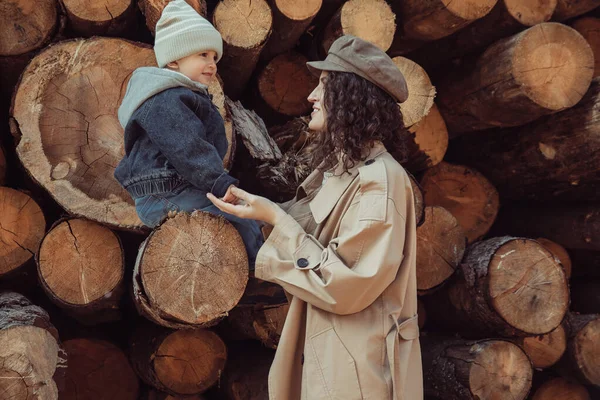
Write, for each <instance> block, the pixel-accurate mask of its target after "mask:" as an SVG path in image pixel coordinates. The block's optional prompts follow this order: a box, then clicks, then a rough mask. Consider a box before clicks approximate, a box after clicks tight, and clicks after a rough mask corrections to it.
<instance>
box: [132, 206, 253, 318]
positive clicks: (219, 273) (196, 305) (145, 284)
mask: <svg viewBox="0 0 600 400" xmlns="http://www.w3.org/2000/svg"><path fill="white" fill-rule="evenodd" d="M247 282H248V256H247V254H246V249H245V247H244V242H243V241H242V238H241V237H240V235H239V233H238V232H237V230H236V229H235V228H234V227H233V225H231V224H230V223H229V222H228V221H227V220H225V219H224V218H223V217H220V216H215V215H213V214H209V213H206V212H202V211H196V212H194V213H193V214H187V213H179V214H177V215H176V216H175V217H173V218H170V219H168V220H167V221H166V222H164V223H163V224H162V225H161V226H160V227H159V228H157V229H155V230H154V231H153V232H152V233H151V234H150V236H149V237H148V239H147V240H146V241H145V242H144V243H143V244H142V246H141V247H140V250H139V254H138V260H137V262H136V265H135V270H134V298H135V300H136V305H137V307H138V310H139V311H140V312H141V313H142V315H144V316H146V317H147V318H149V319H150V320H152V321H153V322H156V323H158V324H160V325H163V326H167V327H171V328H191V327H194V326H198V327H200V326H201V327H207V326H212V325H214V324H215V323H217V322H218V321H219V320H220V319H221V318H223V317H224V316H226V315H227V312H229V311H230V310H231V309H232V308H233V307H234V306H235V305H236V304H237V303H238V302H239V300H240V298H241V297H242V295H243V294H244V289H245V288H246V284H247Z"/></svg>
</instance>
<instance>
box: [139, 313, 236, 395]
mask: <svg viewBox="0 0 600 400" xmlns="http://www.w3.org/2000/svg"><path fill="white" fill-rule="evenodd" d="M130 357H131V364H132V366H133V369H134V371H135V372H136V373H137V374H138V376H139V377H140V378H141V379H142V380H143V381H144V382H146V383H147V384H148V385H151V386H152V387H154V388H156V389H158V390H160V391H162V392H165V393H168V394H170V395H172V396H174V397H176V398H177V396H186V395H195V394H199V393H202V392H204V391H206V390H207V389H208V388H209V387H211V386H212V385H213V384H215V383H216V382H217V380H218V379H219V377H220V376H221V374H222V372H223V369H224V367H225V362H226V360H227V348H226V347H225V343H223V341H222V340H221V339H220V338H219V336H217V335H216V334H215V333H214V332H211V331H209V330H204V329H184V330H179V331H172V330H169V329H164V328H161V327H158V326H156V325H151V324H147V325H145V324H143V325H140V326H139V328H138V329H136V331H135V332H134V334H133V336H132V339H131V347H130Z"/></svg>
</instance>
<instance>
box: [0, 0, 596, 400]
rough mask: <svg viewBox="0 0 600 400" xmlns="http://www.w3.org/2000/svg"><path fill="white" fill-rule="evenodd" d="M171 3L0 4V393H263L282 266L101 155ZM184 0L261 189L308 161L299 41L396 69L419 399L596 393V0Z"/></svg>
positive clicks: (283, 180)
mask: <svg viewBox="0 0 600 400" xmlns="http://www.w3.org/2000/svg"><path fill="white" fill-rule="evenodd" d="M169 1H170V0H107V1H104V2H93V1H92V2H90V1H84V0H38V1H36V2H33V1H30V0H4V1H3V2H2V5H1V6H0V72H1V73H0V107H1V109H0V124H1V125H0V127H1V128H0V185H1V186H0V209H1V210H2V213H0V360H2V361H1V362H0V400H4V399H13V400H21V399H39V400H47V399H49V400H52V399H59V398H60V399H79V400H84V399H94V400H97V399H107V400H108V399H116V400H121V399H124V400H125V399H132V400H133V399H147V400H150V399H155V400H162V399H204V400H209V399H228V400H229V399H233V400H266V399H268V395H267V374H268V369H269V365H270V363H271V361H272V359H273V354H274V352H273V349H276V348H277V345H278V341H279V338H280V335H281V332H282V329H283V324H284V321H285V317H286V313H287V310H288V305H287V301H286V298H285V295H284V293H283V291H282V290H281V288H280V287H278V286H277V285H272V284H269V283H266V282H262V281H259V280H257V279H255V278H253V277H251V276H249V274H248V268H247V265H248V261H247V256H246V253H245V251H244V246H243V243H242V242H241V239H240V237H239V235H238V234H237V232H236V231H235V229H234V228H233V227H232V226H231V225H230V224H229V223H228V222H227V221H225V220H224V219H222V218H218V217H214V216H212V215H208V214H205V213H201V212H196V213H194V214H191V215H190V214H177V215H174V216H171V217H170V218H169V219H167V220H166V221H165V222H164V223H163V224H162V225H161V226H159V227H158V228H157V229H155V230H153V231H151V230H150V229H148V228H147V227H145V226H144V225H143V223H142V222H141V221H140V220H139V218H138V217H137V215H136V212H135V207H134V203H133V201H132V199H131V198H130V196H129V195H128V194H127V192H126V191H124V190H123V189H122V188H121V187H120V185H119V184H118V183H117V182H116V181H115V179H114V177H113V172H114V169H115V167H116V165H117V163H118V161H119V160H120V159H121V157H122V156H123V154H124V149H123V130H122V128H121V127H120V125H119V122H118V119H117V110H118V107H119V104H120V102H121V100H122V98H123V96H124V94H125V90H126V87H127V83H128V80H129V78H130V76H131V74H132V72H133V71H134V70H135V69H136V68H138V67H141V66H154V65H156V64H155V57H154V54H153V51H152V44H153V35H154V26H155V24H156V22H157V20H158V18H159V17H160V14H161V12H162V9H163V8H164V7H165V6H166V4H167V3H168V2H169ZM186 1H187V2H188V3H189V4H190V5H191V6H192V7H193V8H194V9H195V10H196V11H197V12H198V13H200V14H202V15H204V16H205V17H206V18H208V19H209V20H211V21H212V23H213V24H214V25H215V27H216V28H217V29H218V30H219V31H220V32H221V34H222V36H223V40H224V57H223V59H222V60H221V61H220V63H219V65H218V72H219V76H220V78H219V79H218V80H216V81H215V82H214V83H213V84H212V86H211V87H210V88H209V90H210V92H211V93H212V94H213V96H214V97H213V102H214V103H215V104H216V105H217V107H218V108H219V111H220V112H221V115H222V116H223V119H224V121H225V126H226V133H227V139H228V141H229V150H228V152H227V155H226V156H225V159H224V166H225V167H226V168H227V169H229V170H230V171H231V174H232V175H234V176H236V177H238V178H239V179H240V181H241V186H242V187H244V188H246V189H248V190H250V191H251V192H253V193H257V194H261V195H265V196H267V197H269V198H271V199H273V200H275V201H280V202H282V201H286V200H289V199H290V198H291V197H293V195H294V193H295V190H296V187H297V186H298V184H300V183H301V182H302V181H303V179H304V178H305V177H306V176H307V175H308V174H309V173H310V170H311V169H310V161H311V156H312V153H313V150H314V148H315V147H314V146H315V145H316V144H315V141H314V138H315V134H314V133H311V132H309V130H308V125H307V124H308V118H307V116H308V114H309V112H310V108H311V105H310V103H309V102H308V101H307V96H308V94H309V93H310V92H311V91H312V90H313V89H314V87H315V86H316V84H317V79H316V78H315V77H314V76H312V75H311V74H310V73H309V71H308V70H307V68H306V67H305V63H306V61H308V60H316V59H323V58H324V57H325V55H326V52H327V50H328V48H329V47H330V46H331V43H333V41H334V40H335V39H336V38H338V37H340V36H341V35H344V34H352V35H356V36H359V37H362V38H364V39H366V40H369V41H372V42H373V43H375V44H376V45H377V46H379V47H380V48H382V49H383V50H384V51H387V52H388V54H389V55H390V56H391V57H393V60H394V62H395V63H396V65H397V66H398V68H399V69H400V70H401V71H402V72H403V73H404V75H405V76H406V78H407V83H408V88H409V98H408V100H407V101H406V102H405V103H403V104H402V105H400V108H401V111H402V114H403V116H404V122H405V125H406V127H407V128H408V129H409V131H410V132H411V133H412V136H411V137H410V138H409V139H408V141H409V142H408V143H405V145H406V146H407V147H408V148H409V149H411V154H410V158H409V159H408V160H404V164H403V165H404V166H405V168H406V169H407V170H408V171H409V172H410V173H411V174H412V178H413V179H412V183H413V189H414V195H415V201H416V205H417V207H416V208H417V214H418V215H417V220H418V221H419V226H418V229H417V236H418V259H417V275H418V282H417V283H418V289H419V325H420V326H421V327H422V333H421V340H422V341H421V344H422V350H423V366H424V383H425V392H426V395H427V398H428V399H442V400H446V399H450V400H454V399H456V400H460V399H480V400H483V399H513V400H520V399H532V400H547V399H588V400H590V399H595V398H600V295H599V293H600V203H599V202H600V194H599V193H600V77H599V75H600V73H599V72H598V71H599V67H598V64H599V61H598V60H600V35H599V33H598V31H599V30H600V28H599V26H600V0H519V1H516V0H453V1H448V0H428V1H422V0H389V1H384V0H347V1H344V0H305V1H302V2H299V1H295V0H254V1H250V0H220V1H217V0H186Z"/></svg>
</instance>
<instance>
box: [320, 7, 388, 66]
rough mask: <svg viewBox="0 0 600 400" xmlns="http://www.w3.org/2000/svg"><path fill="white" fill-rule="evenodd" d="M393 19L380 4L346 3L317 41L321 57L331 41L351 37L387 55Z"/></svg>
mask: <svg viewBox="0 0 600 400" xmlns="http://www.w3.org/2000/svg"><path fill="white" fill-rule="evenodd" d="M394 32H396V15H395V14H394V13H393V12H392V8H391V7H390V5H389V4H388V3H386V2H385V1H384V0H348V1H346V2H345V3H344V4H342V6H341V7H340V8H339V10H338V11H337V12H336V13H335V14H334V15H333V17H332V18H331V20H330V21H329V23H328V24H327V26H326V27H325V29H324V30H323V37H322V39H321V45H322V54H327V52H328V51H329V48H330V47H331V45H332V44H333V42H335V40H336V39H337V38H339V37H341V36H344V35H353V36H357V37H359V38H361V39H364V40H366V41H368V42H371V43H373V44H375V45H376V46H377V47H379V48H380V49H381V50H383V51H387V50H388V49H389V48H390V46H391V45H392V41H393V40H394Z"/></svg>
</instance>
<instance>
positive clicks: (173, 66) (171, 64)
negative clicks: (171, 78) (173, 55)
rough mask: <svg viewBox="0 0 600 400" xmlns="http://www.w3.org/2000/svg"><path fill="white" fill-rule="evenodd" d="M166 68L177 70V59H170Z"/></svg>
mask: <svg viewBox="0 0 600 400" xmlns="http://www.w3.org/2000/svg"><path fill="white" fill-rule="evenodd" d="M167 68H169V69H174V70H176V71H177V70H178V69H179V64H177V61H171V62H170V63H168V64H167Z"/></svg>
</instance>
